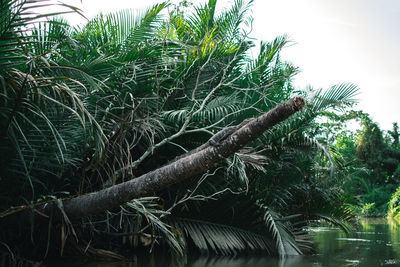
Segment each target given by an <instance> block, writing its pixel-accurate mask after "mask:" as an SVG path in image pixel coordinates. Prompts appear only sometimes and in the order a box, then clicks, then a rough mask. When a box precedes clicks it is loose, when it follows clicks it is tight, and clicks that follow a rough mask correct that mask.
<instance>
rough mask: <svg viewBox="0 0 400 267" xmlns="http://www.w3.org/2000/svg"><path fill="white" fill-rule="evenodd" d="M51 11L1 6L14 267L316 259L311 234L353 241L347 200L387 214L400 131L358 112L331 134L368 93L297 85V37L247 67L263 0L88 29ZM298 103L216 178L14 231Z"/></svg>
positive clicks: (268, 45)
mask: <svg viewBox="0 0 400 267" xmlns="http://www.w3.org/2000/svg"><path fill="white" fill-rule="evenodd" d="M50 4H51V2H49V1H39V0H29V1H28V0H27V1H16V0H6V1H1V2H0V5H1V6H0V14H1V20H0V86H1V90H0V116H1V120H0V129H1V132H0V148H1V158H0V170H1V173H0V198H1V201H0V211H2V213H1V217H0V220H3V221H7V225H5V227H7V228H8V229H10V230H9V231H1V232H0V239H1V244H5V245H4V246H0V252H1V253H2V254H1V255H2V257H3V259H4V261H6V260H9V259H14V260H15V257H14V255H24V256H25V257H32V258H36V259H38V258H45V257H47V256H48V255H51V254H49V252H51V251H57V253H58V254H57V255H60V254H61V255H66V254H67V255H71V254H74V255H76V254H83V255H89V256H93V255H95V256H97V257H114V258H121V256H119V254H121V253H122V254H124V253H126V254H127V255H131V254H132V252H134V253H135V252H136V251H138V250H141V249H144V250H145V251H153V250H154V249H155V248H158V247H166V248H169V249H170V251H171V252H172V253H173V254H175V255H184V254H186V253H187V252H188V251H201V252H206V251H211V252H213V253H217V254H223V255H234V254H237V253H242V252H249V251H251V252H257V251H258V252H260V251H261V252H263V253H268V254H270V255H280V256H286V255H297V254H302V253H308V252H310V251H311V250H312V248H311V244H310V243H309V241H308V240H307V233H306V232H304V231H303V228H304V227H305V226H307V225H312V224H314V223H316V222H320V221H321V220H324V221H327V222H329V223H333V224H335V225H338V226H340V227H341V228H342V229H344V230H346V231H348V230H349V229H350V227H351V223H353V221H354V220H353V219H354V213H353V211H352V209H351V208H350V206H349V205H348V204H349V203H350V204H352V205H353V209H354V206H358V205H359V204H360V203H361V204H362V206H361V209H362V210H366V209H368V212H371V208H368V207H369V206H368V205H369V204H368V203H375V207H376V209H377V210H376V212H377V213H382V212H384V209H385V205H386V203H387V202H388V200H389V198H390V195H391V193H392V192H394V190H395V188H396V181H398V176H399V168H398V157H397V155H398V132H397V128H394V130H393V131H391V132H390V134H389V135H387V136H382V133H381V131H380V130H379V128H378V127H377V126H376V124H374V123H373V122H371V121H370V120H369V119H368V116H366V115H365V114H362V113H354V114H356V117H358V118H360V119H361V121H362V123H363V126H364V130H363V131H360V132H359V133H357V134H355V133H349V132H346V131H344V126H343V124H340V123H339V124H338V123H337V122H335V123H332V124H329V123H324V122H323V121H324V118H326V117H327V116H328V117H330V118H331V120H333V119H334V120H335V121H340V120H345V119H346V118H345V116H347V115H346V114H347V113H344V111H345V110H346V108H348V107H351V106H352V105H353V104H354V96H355V95H356V93H357V90H358V89H357V87H356V86H355V85H352V84H344V83H343V84H338V85H334V86H332V87H331V88H328V89H326V90H320V89H313V88H311V87H310V88H306V89H304V90H298V89H296V88H294V86H293V84H292V80H293V77H294V76H295V75H296V74H297V73H298V68H297V67H296V66H294V65H293V64H292V63H290V62H286V61H283V60H282V59H281V57H280V53H281V51H282V50H283V49H284V47H285V46H286V45H287V44H288V43H290V41H289V40H288V38H287V37H286V36H279V37H277V38H276V39H274V40H272V41H268V42H266V41H262V42H260V43H259V44H258V46H257V49H258V54H257V56H256V57H251V56H250V50H251V49H254V47H255V43H254V40H253V39H251V38H250V36H249V34H250V33H251V19H252V18H251V13H250V12H249V11H250V7H251V1H250V2H249V3H247V2H245V1H241V0H236V1H234V3H233V4H232V6H229V7H226V8H225V9H223V10H221V11H218V12H217V8H216V4H217V1H216V0H210V1H208V3H206V4H203V5H196V6H194V5H191V4H190V3H189V2H187V1H183V2H181V3H180V4H179V5H176V6H173V5H170V4H167V3H162V4H158V5H155V6H153V7H151V8H149V9H148V10H146V11H143V12H135V11H132V10H123V11H120V12H117V13H112V14H105V15H103V14H101V15H98V16H97V17H95V18H93V19H91V20H90V21H88V22H87V23H86V24H85V25H84V26H82V27H78V28H73V27H71V26H70V25H68V23H67V22H66V21H65V20H63V19H61V18H58V17H54V16H51V17H48V15H49V14H43V13H40V12H42V11H40V8H43V7H46V5H50ZM61 7H63V8H66V9H68V10H70V9H71V8H72V7H69V6H63V5H61V6H60V8H61ZM72 9H73V10H75V9H74V8H72ZM75 11H76V10H75ZM38 12H39V13H38ZM61 13H62V12H61V11H60V14H61ZM51 15H54V14H51ZM297 94H300V95H302V96H304V97H305V98H306V99H307V105H306V107H305V108H304V109H303V111H302V112H299V113H297V114H295V115H294V116H293V117H291V118H289V119H288V120H286V121H284V122H283V123H281V124H279V125H277V126H275V127H273V128H272V129H271V130H269V131H267V132H265V133H264V134H263V136H262V137H261V138H260V139H258V141H256V142H254V143H252V144H251V146H248V147H245V148H244V149H242V150H240V151H238V152H237V153H236V154H235V155H234V156H233V157H231V158H228V159H226V160H225V161H224V163H222V164H220V165H219V166H215V167H214V168H212V169H211V170H210V171H209V172H207V173H205V174H204V175H201V176H198V177H194V178H193V179H191V180H189V181H186V182H183V183H181V184H178V185H174V186H171V187H170V188H168V189H167V190H164V191H162V192H159V193H158V194H157V195H154V196H150V197H145V198H140V199H133V200H132V201H130V202H127V203H125V204H124V205H121V206H120V207H115V208H114V209H112V210H109V211H107V212H105V213H104V214H100V215H96V216H87V217H85V218H82V219H81V220H77V221H72V222H71V221H69V220H68V218H67V217H66V216H64V220H63V221H62V222H58V223H52V220H51V217H50V218H47V219H48V223H47V224H45V226H43V225H38V224H35V222H34V221H29V220H28V221H13V219H12V216H11V214H14V213H16V212H18V211H19V209H23V208H21V207H20V206H21V205H22V206H26V205H28V206H33V205H35V203H43V202H47V201H55V203H57V205H58V209H59V211H61V213H62V210H63V206H62V199H63V198H70V197H74V196H77V195H81V194H85V193H89V192H93V191H97V190H100V189H103V188H107V187H110V186H112V185H114V184H117V183H120V182H121V181H125V180H126V179H131V178H132V177H137V176H139V175H141V174H144V173H147V172H149V171H152V170H154V169H156V168H158V167H160V166H163V165H165V164H166V163H168V162H170V161H172V160H174V158H176V157H177V156H180V155H182V154H184V153H186V152H187V151H190V150H191V149H194V148H196V147H198V146H199V145H201V144H203V143H205V142H207V140H208V139H209V138H210V137H211V136H212V135H213V133H215V132H217V131H219V130H220V129H222V128H224V127H226V126H229V125H235V124H239V123H240V122H242V121H243V120H244V119H246V118H249V117H256V116H259V115H260V114H262V113H264V112H266V111H268V110H270V109H271V108H273V107H274V106H276V105H277V104H278V103H281V102H284V101H286V100H288V99H289V98H290V97H292V96H294V95H297ZM332 118H333V119H332ZM396 136H397V137H396ZM396 138H397V139H396ZM396 140H397V141H396ZM3 226H4V223H3ZM21 229H22V230H21ZM24 229H25V230H26V229H28V233H29V234H28V235H26V233H27V232H26V231H25V230H24ZM99 248H102V249H99ZM111 251H113V252H111ZM10 255H12V256H13V257H11V256H10ZM53 255H55V254H54V253H53Z"/></svg>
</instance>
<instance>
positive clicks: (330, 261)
mask: <svg viewBox="0 0 400 267" xmlns="http://www.w3.org/2000/svg"><path fill="white" fill-rule="evenodd" d="M310 232H311V233H312V235H313V240H314V241H315V242H316V249H317V254H315V255H312V256H296V257H289V258H287V259H271V258H270V257H262V256H246V257H216V256H200V257H196V258H194V259H188V260H187V262H186V263H185V264H182V263H181V264H176V263H175V264H174V263H171V262H170V261H168V260H166V259H160V258H157V257H152V258H151V257H150V258H149V257H146V258H145V259H144V258H142V257H138V258H136V259H135V260H134V261H131V262H115V263H111V262H86V263H79V264H77V263H75V264H73V265H70V264H67V265H69V266H81V267H83V266H84V267H108V266H110V267H142V266H150V267H164V266H165V267H169V266H187V267H189V266H190V267H226V266H229V267H245V266H246V267H261V266H263V267H265V266H278V267H306V266H307V267H310V266H314V267H319V266H335V267H336V266H362V267H376V266H400V225H399V224H396V223H394V222H391V221H388V220H386V219H362V220H361V223H360V228H359V229H357V230H356V231H355V232H354V233H352V234H350V235H348V236H346V235H345V234H344V233H343V232H341V231H340V230H339V229H337V228H332V227H316V228H312V229H310ZM67 265H65V266H67ZM49 266H51V265H49ZM56 266H58V267H61V266H64V265H63V264H57V265H56Z"/></svg>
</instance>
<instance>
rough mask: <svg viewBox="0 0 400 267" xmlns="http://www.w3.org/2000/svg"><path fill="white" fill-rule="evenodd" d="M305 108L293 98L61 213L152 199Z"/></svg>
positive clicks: (42, 209) (47, 208) (74, 214)
mask: <svg viewBox="0 0 400 267" xmlns="http://www.w3.org/2000/svg"><path fill="white" fill-rule="evenodd" d="M304 104H305V101H304V99H303V98H302V97H301V96H295V97H293V98H292V99H290V100H288V101H286V102H284V103H282V104H280V105H278V106H276V107H275V108H273V109H272V110H270V111H268V112H267V113H264V114H263V115H261V116H260V117H257V118H254V119H252V120H250V121H249V122H248V123H247V124H246V125H244V126H243V127H242V128H240V129H238V130H237V131H235V132H233V133H232V134H231V135H230V136H229V137H228V138H227V139H225V140H224V141H223V142H222V144H221V145H220V146H218V147H213V146H208V147H206V148H204V149H203V150H200V151H198V152H196V153H194V154H190V155H188V156H186V157H183V158H181V159H179V160H177V161H174V162H172V163H170V164H167V165H165V166H163V167H161V168H158V169H156V170H154V171H151V172H149V173H146V174H144V175H142V176H140V177H137V178H134V179H131V180H129V181H126V182H123V183H120V184H117V185H114V186H111V187H109V188H106V189H103V190H100V191H97V192H94V193H90V194H86V195H82V196H78V197H75V198H72V199H66V200H64V201H63V207H64V212H65V214H66V215H67V216H68V218H70V219H77V218H81V217H85V216H89V215H93V214H97V213H100V212H104V211H106V210H109V209H111V208H114V207H118V206H119V205H121V204H124V203H125V202H128V201H130V200H132V199H134V198H139V197H145V196H150V195H153V194H154V193H155V192H157V191H159V190H161V189H165V188H167V187H169V186H171V185H173V184H175V183H178V182H180V181H183V180H185V179H187V178H189V177H191V176H193V175H196V174H200V173H202V172H204V171H206V170H208V169H210V168H212V167H213V166H215V165H216V164H217V163H219V162H220V161H222V160H223V159H224V158H226V157H229V156H230V155H232V154H233V153H235V152H236V151H237V150H239V149H240V148H242V147H244V146H245V145H246V144H248V143H250V142H251V141H253V140H255V139H257V138H258V137H259V136H260V135H261V134H262V133H263V132H264V131H266V130H267V129H269V128H271V127H272V126H274V125H276V124H278V123H279V122H281V121H283V120H285V119H287V118H288V117H289V116H290V115H292V114H294V113H295V112H297V111H299V110H301V108H302V107H303V106H304ZM54 206H55V203H47V204H43V205H40V206H37V207H35V209H36V210H37V211H38V213H39V214H40V213H42V214H46V215H49V214H51V210H52V209H53V208H54ZM22 213H25V212H22ZM20 215H22V214H20ZM7 217H8V216H7Z"/></svg>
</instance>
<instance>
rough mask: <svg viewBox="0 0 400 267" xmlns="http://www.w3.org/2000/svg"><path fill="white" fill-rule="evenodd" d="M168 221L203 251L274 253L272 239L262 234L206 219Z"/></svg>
mask: <svg viewBox="0 0 400 267" xmlns="http://www.w3.org/2000/svg"><path fill="white" fill-rule="evenodd" d="M168 222H169V224H171V225H172V226H173V227H175V228H176V229H178V230H179V232H180V233H181V234H182V235H184V236H185V237H186V240H192V241H193V244H194V245H195V247H196V248H198V249H199V250H200V251H202V252H203V253H206V252H209V251H211V252H213V253H215V254H220V255H236V254H238V253H243V252H246V251H251V252H257V251H262V252H264V253H267V254H270V255H272V254H273V253H274V250H273V244H272V243H271V240H270V239H268V238H267V237H265V236H263V235H261V234H257V233H253V232H250V231H246V230H243V229H239V228H235V227H231V226H228V225H221V224H216V223H212V222H206V221H197V220H196V221H195V220H187V219H174V220H169V221H168ZM186 245H188V244H186Z"/></svg>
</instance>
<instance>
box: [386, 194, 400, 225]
mask: <svg viewBox="0 0 400 267" xmlns="http://www.w3.org/2000/svg"><path fill="white" fill-rule="evenodd" d="M387 216H388V217H390V218H395V219H400V187H398V188H397V190H396V192H394V193H393V195H392V198H391V199H390V201H389V208H388V212H387Z"/></svg>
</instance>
